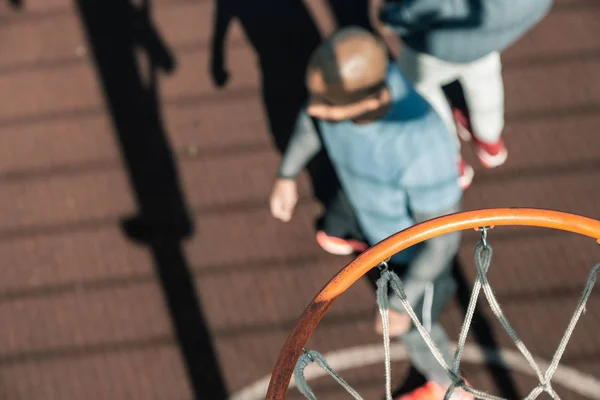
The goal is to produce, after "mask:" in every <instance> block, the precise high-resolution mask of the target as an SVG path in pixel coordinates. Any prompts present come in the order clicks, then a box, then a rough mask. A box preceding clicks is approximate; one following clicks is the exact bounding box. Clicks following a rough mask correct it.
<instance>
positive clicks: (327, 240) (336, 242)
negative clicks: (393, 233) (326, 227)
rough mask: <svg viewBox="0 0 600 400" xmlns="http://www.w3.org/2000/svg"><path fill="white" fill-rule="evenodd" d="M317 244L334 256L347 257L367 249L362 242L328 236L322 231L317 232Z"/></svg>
mask: <svg viewBox="0 0 600 400" xmlns="http://www.w3.org/2000/svg"><path fill="white" fill-rule="evenodd" d="M317 243H318V244H319V246H321V248H322V249H323V250H325V251H326V252H328V253H329V254H333V255H336V256H347V255H350V254H353V253H362V252H363V251H365V250H367V249H368V248H369V246H368V245H367V244H366V243H364V242H360V241H358V240H353V239H342V238H338V237H335V236H329V235H327V234H326V233H325V232H323V231H318V232H317Z"/></svg>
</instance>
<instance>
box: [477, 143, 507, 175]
mask: <svg viewBox="0 0 600 400" xmlns="http://www.w3.org/2000/svg"><path fill="white" fill-rule="evenodd" d="M473 143H474V144H475V148H476V151H477V157H478V158H479V161H480V162H481V164H482V165H483V166H484V167H486V168H495V167H499V166H500V165H502V164H504V163H505V162H506V158H507V157H508V150H506V146H504V141H503V140H502V138H500V139H499V140H498V141H497V142H496V143H493V144H488V143H484V142H482V141H480V140H479V139H477V138H476V137H473Z"/></svg>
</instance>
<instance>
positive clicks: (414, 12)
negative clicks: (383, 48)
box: [379, 0, 444, 36]
mask: <svg viewBox="0 0 600 400" xmlns="http://www.w3.org/2000/svg"><path fill="white" fill-rule="evenodd" d="M443 6H444V1H442V0H399V1H384V4H383V5H382V6H381V7H380V9H379V20H380V21H381V23H382V24H383V25H384V27H385V28H386V29H391V30H393V31H394V32H396V33H397V34H398V35H400V36H403V35H406V34H410V33H413V32H419V31H420V32H422V31H425V30H427V28H429V27H430V26H431V25H433V24H434V23H436V22H437V21H438V19H439V17H440V10H441V8H442V7H443Z"/></svg>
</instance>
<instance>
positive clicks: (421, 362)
mask: <svg viewBox="0 0 600 400" xmlns="http://www.w3.org/2000/svg"><path fill="white" fill-rule="evenodd" d="M455 291H456V282H455V281H454V279H453V277H452V275H451V274H450V273H448V274H446V275H444V276H443V277H441V278H439V279H438V280H437V281H436V282H430V283H429V284H428V287H427V290H426V291H425V296H424V298H423V300H422V301H421V302H420V303H419V304H416V305H415V307H414V309H415V312H416V314H417V316H418V317H419V321H421V323H422V324H423V326H424V327H425V329H427V330H428V331H429V334H430V336H431V339H432V340H433V343H434V344H435V345H436V347H437V348H438V350H439V351H440V353H441V354H442V356H443V357H444V360H445V361H446V363H447V364H448V365H449V366H450V365H452V358H453V355H454V354H453V353H452V346H451V344H450V340H449V339H448V335H447V334H446V331H445V330H444V328H443V327H442V326H441V325H440V323H439V316H440V314H441V312H442V311H443V309H444V308H445V307H446V305H447V304H448V302H449V301H450V299H451V298H452V296H453V295H454V293H455ZM401 341H402V344H404V346H405V347H406V350H407V351H408V354H409V357H410V360H411V362H412V364H413V366H414V367H415V368H416V369H417V371H419V372H420V373H421V374H423V376H425V378H427V380H428V381H433V382H436V383H438V384H439V385H441V386H446V385H448V384H450V383H451V380H450V378H449V377H448V374H447V373H446V370H445V369H444V368H443V367H442V366H441V365H440V363H439V362H438V361H437V360H436V359H435V357H434V356H433V353H432V352H431V350H430V349H429V347H428V346H427V344H426V343H425V340H424V339H423V337H422V336H421V334H420V332H419V331H418V330H417V329H416V328H415V327H414V326H413V327H412V329H411V330H410V331H409V332H407V333H405V334H403V335H402V336H401Z"/></svg>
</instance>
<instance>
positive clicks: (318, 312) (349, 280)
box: [266, 208, 600, 400]
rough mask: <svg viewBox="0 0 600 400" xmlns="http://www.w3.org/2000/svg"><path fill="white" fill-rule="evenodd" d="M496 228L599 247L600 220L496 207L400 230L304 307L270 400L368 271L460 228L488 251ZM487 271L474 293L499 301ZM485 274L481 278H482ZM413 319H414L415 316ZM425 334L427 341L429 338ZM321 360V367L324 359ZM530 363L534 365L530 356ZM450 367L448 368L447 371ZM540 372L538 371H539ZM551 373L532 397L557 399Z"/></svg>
mask: <svg viewBox="0 0 600 400" xmlns="http://www.w3.org/2000/svg"><path fill="white" fill-rule="evenodd" d="M498 226H530V227H542V228H551V229H557V230H563V231H568V232H573V233H577V234H580V235H584V236H588V237H591V238H594V239H595V240H596V241H598V242H599V243H600V240H599V239H600V221H597V220H594V219H590V218H586V217H582V216H579V215H575V214H569V213H563V212H558V211H551V210H541V209H527V208H498V209H484V210H476V211H468V212H461V213H457V214H452V215H447V216H443V217H440V218H436V219H433V220H430V221H426V222H423V223H421V224H418V225H415V226H412V227H410V228H408V229H406V230H404V231H402V232H399V233H397V234H395V235H393V236H391V237H389V238H387V239H385V240H383V241H382V242H380V243H378V244H377V245H375V246H373V247H372V248H370V249H369V250H367V251H366V252H364V253H362V254H361V255H359V256H358V257H357V258H356V259H355V260H354V261H352V262H351V263H350V264H348V265H347V266H346V267H344V268H343V269H342V270H341V271H340V272H338V273H337V274H336V275H335V276H334V277H333V278H332V279H331V280H330V281H329V283H327V285H326V286H325V287H324V288H323V289H322V290H321V292H320V293H319V294H317V296H316V297H315V298H314V299H313V300H312V301H311V302H310V304H309V305H308V306H307V307H306V309H305V310H304V312H303V313H302V315H301V316H300V318H299V319H298V321H297V322H296V325H295V326H294V328H293V329H292V331H291V332H290V334H289V335H288V337H287V339H286V341H285V344H284V345H283V348H282V350H281V352H280V353H279V357H278V359H277V362H276V364H275V367H274V369H273V373H272V375H271V380H270V382H269V388H268V392H267V396H266V399H267V400H282V399H284V398H285V396H286V393H287V390H288V385H289V383H290V380H291V377H292V375H293V373H294V368H295V367H296V364H297V362H298V359H299V358H300V357H301V356H305V357H309V356H310V359H311V361H314V359H315V354H314V353H312V352H307V351H306V350H305V349H304V346H305V344H306V342H307V341H308V339H309V337H310V336H311V334H312V332H313V331H314V329H315V328H316V326H317V325H318V324H319V322H320V321H321V319H322V318H323V316H324V314H325V313H326V312H327V310H328V309H329V307H330V306H331V305H332V304H333V302H334V301H335V300H336V299H337V298H338V296H340V295H341V294H342V293H344V292H345V291H346V290H347V289H348V288H349V287H350V286H351V285H352V284H354V283H355V282H356V281H357V280H359V279H360V278H361V277H362V276H363V275H365V274H366V273H367V272H368V271H369V270H371V269H372V268H374V267H378V266H381V265H384V264H382V263H384V262H385V261H386V260H387V259H389V258H390V257H391V256H393V255H394V254H396V253H398V252H400V251H402V250H404V249H406V248H408V247H411V246H413V245H415V244H418V243H421V242H423V241H426V240H428V239H431V238H433V237H436V236H440V235H444V234H447V233H451V232H456V231H460V230H467V229H476V230H480V231H481V234H482V238H481V241H480V245H481V244H483V246H484V247H487V246H488V244H487V240H488V231H489V229H492V228H494V227H498ZM488 266H489V262H488ZM478 268H479V265H478ZM484 269H487V267H484ZM599 269H600V265H597V266H596V268H594V270H593V271H592V273H591V274H590V277H589V280H588V284H587V285H586V290H585V291H584V294H583V295H582V298H581V300H580V302H579V305H578V308H577V310H576V311H575V314H574V315H573V318H572V320H571V324H570V325H569V327H568V328H567V332H565V336H564V337H563V341H562V342H561V345H560V346H559V349H558V350H557V352H556V355H555V360H554V361H555V362H556V364H558V361H559V360H560V356H561V355H562V351H564V346H566V342H567V341H568V339H569V337H570V334H571V333H572V330H573V329H574V326H575V324H576V323H577V319H578V318H579V315H580V314H581V312H582V310H583V308H584V307H585V302H586V301H587V297H588V296H589V293H590V292H591V288H592V286H593V284H594V282H595V277H596V274H597V273H598V270H599ZM383 270H384V271H385V273H389V272H388V271H387V270H386V269H385V268H384V269H383ZM485 272H487V271H485ZM485 272H483V271H482V270H481V269H480V270H479V271H478V281H477V282H476V285H475V288H474V292H475V290H477V292H479V289H478V287H479V288H481V287H483V290H484V292H485V294H486V297H487V298H488V301H490V303H491V304H492V303H496V300H495V298H494V297H493V294H492V293H491V290H486V289H489V288H488V286H489V284H488V282H487V278H486V277H485ZM482 273H483V276H481V274H482ZM396 279H397V277H396ZM479 284H481V285H479ZM478 285H479V286H478ZM486 285H487V286H486ZM474 294H475V293H474ZM490 296H491V298H490ZM472 300H473V298H472ZM475 301H476V298H475ZM496 306H497V303H496ZM492 308H494V307H492ZM498 310H499V307H498ZM407 311H409V313H410V311H412V309H411V310H408V309H407ZM500 312H501V311H500ZM494 313H495V314H496V316H497V317H498V318H499V319H501V322H502V324H503V326H504V327H505V329H507V331H509V330H511V329H512V328H511V327H510V325H509V323H508V321H507V320H506V321H504V320H502V318H504V317H503V315H502V317H500V316H499V315H498V314H497V311H494ZM411 318H413V316H412V315H411ZM465 321H466V322H468V323H469V324H470V320H469V321H467V319H465ZM413 322H414V323H415V325H417V324H418V325H420V323H418V321H415V318H413ZM465 325H468V324H465ZM417 328H419V326H417ZM421 328H422V326H421ZM463 328H464V326H463ZM466 329H467V330H468V326H467V327H466ZM419 331H420V332H421V334H422V335H423V334H424V332H423V331H424V330H423V331H421V329H419ZM463 333H464V332H461V336H462V335H463ZM509 334H510V331H509ZM423 336H424V338H425V335H423ZM465 337H466V333H465ZM384 340H385V339H384ZM388 340H389V338H388ZM523 348H524V345H523ZM431 350H432V352H434V349H431ZM519 350H521V352H522V353H523V354H524V355H525V356H526V358H528V355H529V352H528V351H527V350H526V348H525V350H523V349H522V348H521V347H519ZM524 351H525V352H524ZM434 353H435V352H434ZM457 358H460V354H459V355H458V356H457ZM317 361H319V363H321V361H320V360H317ZM528 361H530V360H529V358H528ZM530 364H531V361H530ZM534 364H535V362H534ZM454 367H457V365H453V368H452V370H454V369H455V368H454ZM536 367H537V366H536ZM555 368H556V367H554V369H555ZM447 369H448V370H450V368H449V367H448V368H447ZM549 369H551V368H549ZM536 371H537V372H539V371H538V370H536ZM552 373H553V372H552V371H547V372H546V374H544V379H545V380H546V381H548V382H543V380H544V379H540V386H538V388H536V389H534V390H533V391H532V393H530V395H529V396H528V398H535V397H537V395H539V393H541V392H542V391H547V392H548V393H550V394H551V396H552V397H555V398H557V396H555V393H554V392H553V390H552V389H551V387H550V384H549V380H550V379H551V376H552ZM450 374H452V372H450ZM540 374H541V372H539V373H538V378H539V377H540V376H541V375H540ZM342 381H343V380H342ZM457 386H462V383H461V382H458V381H454V384H453V386H452V389H453V388H454V387H457ZM463 388H464V387H463ZM469 392H471V393H473V394H475V395H476V396H477V397H479V395H480V393H481V392H478V391H474V390H473V391H472V390H469ZM553 393H554V394H553ZM480 398H494V397H493V396H489V395H487V396H484V395H481V397H480Z"/></svg>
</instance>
